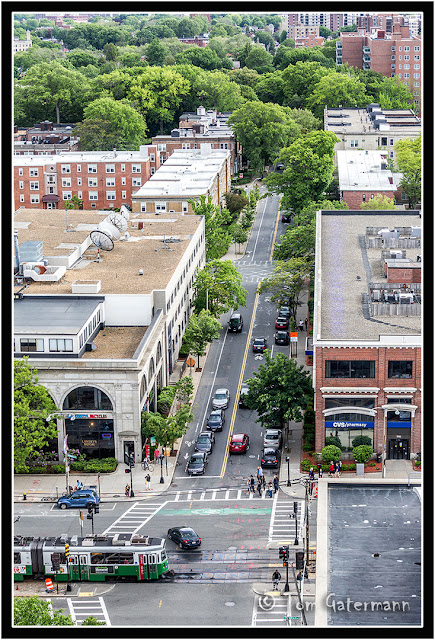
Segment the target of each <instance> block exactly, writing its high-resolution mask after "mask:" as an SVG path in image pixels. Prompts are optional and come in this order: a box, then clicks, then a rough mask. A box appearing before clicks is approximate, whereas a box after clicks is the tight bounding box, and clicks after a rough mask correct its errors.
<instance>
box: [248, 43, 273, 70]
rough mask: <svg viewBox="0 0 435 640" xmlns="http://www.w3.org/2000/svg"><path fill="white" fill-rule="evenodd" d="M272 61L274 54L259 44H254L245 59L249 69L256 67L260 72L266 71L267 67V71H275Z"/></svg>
mask: <svg viewBox="0 0 435 640" xmlns="http://www.w3.org/2000/svg"><path fill="white" fill-rule="evenodd" d="M272 63H273V56H272V55H271V54H270V53H267V51H266V50H265V49H264V48H263V47H260V46H259V45H253V46H252V48H251V50H250V52H249V53H248V55H247V56H246V59H245V66H246V67H248V68H249V69H256V71H258V72H259V73H262V72H264V71H265V70H266V69H267V71H273V66H272Z"/></svg>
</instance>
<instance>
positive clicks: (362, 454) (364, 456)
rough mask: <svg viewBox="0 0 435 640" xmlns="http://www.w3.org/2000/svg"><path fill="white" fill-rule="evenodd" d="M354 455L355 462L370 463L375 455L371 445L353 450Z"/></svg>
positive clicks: (361, 445) (364, 445)
mask: <svg viewBox="0 0 435 640" xmlns="http://www.w3.org/2000/svg"><path fill="white" fill-rule="evenodd" d="M352 455H353V458H354V460H355V462H362V463H364V462H368V461H369V460H370V458H371V457H372V455H373V449H372V447H370V446H369V445H366V444H360V445H359V446H358V447H354V448H353V449H352Z"/></svg>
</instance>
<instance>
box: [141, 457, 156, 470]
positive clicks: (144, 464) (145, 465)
mask: <svg viewBox="0 0 435 640" xmlns="http://www.w3.org/2000/svg"><path fill="white" fill-rule="evenodd" d="M142 467H143V470H144V471H154V467H153V465H152V464H151V463H150V461H149V460H148V459H145V460H144V461H143V462H142Z"/></svg>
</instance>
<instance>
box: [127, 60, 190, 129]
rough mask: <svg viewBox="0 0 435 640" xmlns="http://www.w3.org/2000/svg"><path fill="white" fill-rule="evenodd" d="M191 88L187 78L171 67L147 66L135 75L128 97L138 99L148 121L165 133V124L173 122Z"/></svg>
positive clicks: (140, 108) (141, 110)
mask: <svg viewBox="0 0 435 640" xmlns="http://www.w3.org/2000/svg"><path fill="white" fill-rule="evenodd" d="M189 90H190V84H189V83H188V82H187V80H185V79H184V78H183V76H182V75H180V74H179V73H177V72H176V71H174V70H173V69H171V68H170V67H146V68H145V69H143V70H142V73H141V74H140V75H138V76H136V77H135V79H134V81H133V83H132V85H131V88H130V90H129V92H128V94H127V97H128V98H129V99H130V100H137V101H138V105H139V110H140V112H141V113H142V114H143V115H144V117H145V118H146V120H147V122H152V123H154V124H156V125H160V133H161V134H163V125H164V124H165V123H171V122H173V120H174V115H175V113H176V110H177V109H178V107H179V106H180V104H181V100H182V98H183V96H185V95H186V94H187V93H188V92H189Z"/></svg>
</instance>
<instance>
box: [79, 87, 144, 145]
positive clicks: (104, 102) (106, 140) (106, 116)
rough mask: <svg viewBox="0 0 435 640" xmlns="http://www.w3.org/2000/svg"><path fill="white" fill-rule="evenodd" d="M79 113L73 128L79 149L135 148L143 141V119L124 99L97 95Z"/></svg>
mask: <svg viewBox="0 0 435 640" xmlns="http://www.w3.org/2000/svg"><path fill="white" fill-rule="evenodd" d="M83 115H84V119H83V122H81V123H80V124H79V125H78V126H77V128H76V133H77V135H78V136H79V137H80V149H81V150H82V151H108V150H111V149H113V148H116V149H133V150H136V149H138V148H139V146H140V145H141V144H145V134H146V131H147V126H146V123H145V120H144V118H143V117H142V115H141V114H140V113H138V112H137V111H136V109H134V108H133V107H132V106H131V104H130V103H129V102H128V100H114V99H113V98H111V97H107V98H98V99H97V100H94V101H93V102H91V103H90V104H89V105H88V106H87V107H86V108H85V109H84V112H83Z"/></svg>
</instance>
